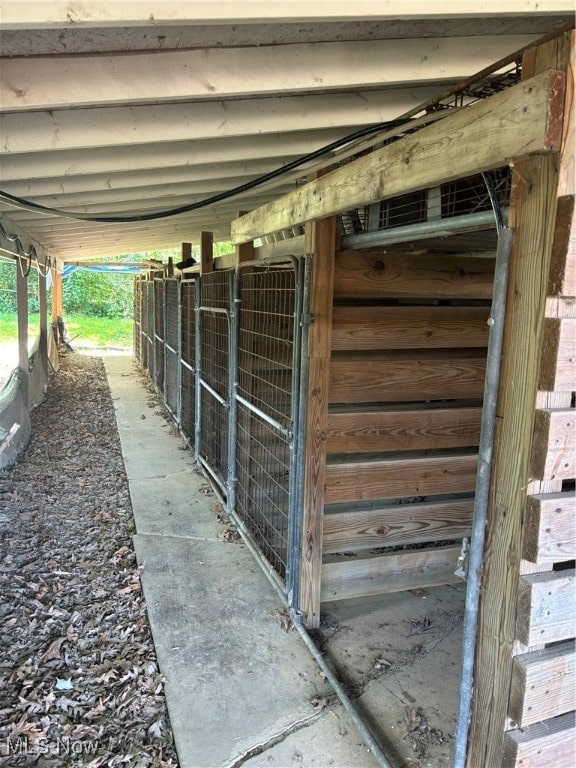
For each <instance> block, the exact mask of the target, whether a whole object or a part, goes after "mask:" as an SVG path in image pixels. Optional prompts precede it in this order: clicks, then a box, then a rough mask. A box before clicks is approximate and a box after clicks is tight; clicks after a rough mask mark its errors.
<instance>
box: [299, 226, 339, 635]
mask: <svg viewBox="0 0 576 768" xmlns="http://www.w3.org/2000/svg"><path fill="white" fill-rule="evenodd" d="M335 250H336V219H335V218H334V217H331V218H328V219H321V220H319V221H314V222H312V223H310V224H307V225H306V258H311V259H312V285H311V294H310V314H311V316H312V324H311V326H310V331H309V346H308V360H307V365H308V403H307V418H306V432H305V438H304V451H305V453H304V456H305V459H304V461H305V466H304V488H303V511H302V515H303V519H302V555H301V566H300V611H301V612H302V614H303V618H304V622H305V623H306V625H307V626H309V627H318V626H319V624H320V586H321V585H320V573H321V567H322V527H323V521H324V481H325V474H326V429H327V421H328V386H329V380H330V345H331V338H332V296H333V288H334V256H335ZM305 364H306V363H305Z"/></svg>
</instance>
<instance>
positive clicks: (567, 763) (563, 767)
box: [501, 712, 576, 768]
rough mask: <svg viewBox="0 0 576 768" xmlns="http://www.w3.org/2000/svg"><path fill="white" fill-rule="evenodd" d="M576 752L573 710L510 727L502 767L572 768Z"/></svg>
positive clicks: (505, 740)
mask: <svg viewBox="0 0 576 768" xmlns="http://www.w3.org/2000/svg"><path fill="white" fill-rule="evenodd" d="M575 752H576V729H575V727H574V713H573V712H571V713H568V714H566V715H560V717H555V718H554V719H553V720H546V721H544V722H543V723H537V724H535V725H532V726H529V727H528V728H526V729H525V730H514V731H509V732H508V733H507V734H506V736H505V739H504V759H503V761H502V764H501V765H502V768H572V766H573V765H574V754H575Z"/></svg>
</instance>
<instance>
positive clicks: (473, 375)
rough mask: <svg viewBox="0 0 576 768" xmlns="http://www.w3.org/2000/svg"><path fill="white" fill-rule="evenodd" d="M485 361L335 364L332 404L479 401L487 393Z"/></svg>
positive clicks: (448, 358)
mask: <svg viewBox="0 0 576 768" xmlns="http://www.w3.org/2000/svg"><path fill="white" fill-rule="evenodd" d="M485 368H486V360H485V358H484V357H478V358H471V359H466V358H465V357H463V356H462V357H459V356H458V354H457V352H456V353H452V354H447V355H445V356H444V357H440V356H438V357H437V358H435V357H433V356H431V355H430V356H427V354H426V353H425V352H421V353H420V355H416V354H415V355H414V356H413V357H412V358H404V359H388V360H366V359H363V358H360V357H353V358H346V359H338V358H335V359H334V360H333V361H332V366H331V371H330V403H378V402H406V401H417V400H438V399H445V398H478V397H482V394H483V392H484V371H485Z"/></svg>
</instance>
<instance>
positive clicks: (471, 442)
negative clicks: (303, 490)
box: [326, 408, 482, 453]
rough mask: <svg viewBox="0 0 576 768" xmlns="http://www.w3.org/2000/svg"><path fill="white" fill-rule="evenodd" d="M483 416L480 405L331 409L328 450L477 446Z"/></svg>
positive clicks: (385, 449)
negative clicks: (332, 411) (349, 410)
mask: <svg viewBox="0 0 576 768" xmlns="http://www.w3.org/2000/svg"><path fill="white" fill-rule="evenodd" d="M481 418H482V409H481V408H437V409H431V410H422V409H413V410H399V411H385V410H377V409H371V410H361V411H352V412H340V411H339V412H336V413H329V414H328V430H327V433H326V435H327V450H328V452H329V453H366V452H370V451H411V450H427V449H434V448H437V449H446V448H465V447H468V446H476V445H478V440H479V436H480V420H481Z"/></svg>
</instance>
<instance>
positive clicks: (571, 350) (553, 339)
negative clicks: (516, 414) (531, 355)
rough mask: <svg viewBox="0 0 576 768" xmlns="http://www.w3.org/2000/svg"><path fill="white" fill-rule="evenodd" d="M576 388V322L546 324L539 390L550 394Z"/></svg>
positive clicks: (548, 321) (557, 321) (552, 320)
mask: <svg viewBox="0 0 576 768" xmlns="http://www.w3.org/2000/svg"><path fill="white" fill-rule="evenodd" d="M575 387H576V320H572V319H562V320H556V319H553V318H549V317H547V318H546V320H545V322H544V335H543V338H542V352H541V357H540V378H539V388H540V389H544V390H547V391H549V392H552V391H556V392H572V391H573V390H574V388H575Z"/></svg>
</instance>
